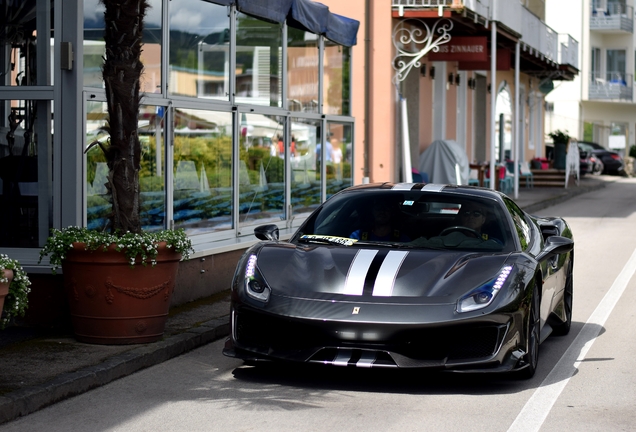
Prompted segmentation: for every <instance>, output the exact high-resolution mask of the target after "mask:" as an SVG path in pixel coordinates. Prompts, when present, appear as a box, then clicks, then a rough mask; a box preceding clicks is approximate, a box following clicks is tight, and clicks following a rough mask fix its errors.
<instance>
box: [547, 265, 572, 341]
mask: <svg viewBox="0 0 636 432" xmlns="http://www.w3.org/2000/svg"><path fill="white" fill-rule="evenodd" d="M572 264H573V260H572V258H570V264H569V265H568V273H567V275H566V279H565V288H564V289H563V308H564V309H565V321H564V322H563V323H562V324H558V325H555V326H552V334H554V335H556V336H565V335H566V334H568V333H570V327H572V304H573V298H574V277H573V270H572V268H573V267H574V266H573V265H572Z"/></svg>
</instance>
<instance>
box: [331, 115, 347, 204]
mask: <svg viewBox="0 0 636 432" xmlns="http://www.w3.org/2000/svg"><path fill="white" fill-rule="evenodd" d="M327 140H328V141H327V149H326V152H327V153H326V154H327V157H326V159H327V167H326V168H327V198H329V197H330V196H331V195H333V194H335V193H336V192H339V191H341V190H342V189H345V188H348V187H349V186H351V185H353V177H352V176H351V161H352V159H351V158H352V150H353V125H352V124H351V123H339V122H327Z"/></svg>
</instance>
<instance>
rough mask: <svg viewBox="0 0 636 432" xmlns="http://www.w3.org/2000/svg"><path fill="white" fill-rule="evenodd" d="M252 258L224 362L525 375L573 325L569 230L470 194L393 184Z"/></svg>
mask: <svg viewBox="0 0 636 432" xmlns="http://www.w3.org/2000/svg"><path fill="white" fill-rule="evenodd" d="M255 234H256V236H257V237H258V238H259V239H261V240H263V241H261V242H259V243H257V244H256V245H254V246H252V247H251V248H249V249H248V250H247V251H246V252H245V254H244V255H243V256H242V258H241V259H240V261H239V263H238V266H237V269H236V272H235V274H234V279H233V282H232V300H231V303H232V305H231V334H230V337H229V338H228V340H227V341H226V344H225V348H224V350H223V353H224V354H225V355H227V356H231V357H237V358H241V359H244V360H246V361H259V360H280V361H293V362H304V363H319V364H328V365H336V366H351V367H354V366H356V367H383V368H391V367H393V368H436V369H441V370H452V371H460V372H515V373H516V374H517V375H519V376H520V377H527V378H529V377H532V376H533V375H534V372H535V370H536V367H537V362H538V353H539V344H540V343H541V342H542V341H543V340H544V339H545V338H546V337H548V336H549V335H550V334H551V333H554V334H560V335H563V334H567V333H568V331H569V330H570V325H571V320H572V294H573V292H572V290H573V286H572V269H573V263H574V242H573V239H572V232H571V230H570V227H569V226H568V224H567V223H566V222H565V220H563V219H561V218H558V217H537V216H533V215H530V214H527V213H525V212H524V211H523V210H521V209H520V208H519V207H518V206H517V204H515V202H514V201H513V200H511V199H510V198H508V197H507V196H506V195H503V194H501V193H499V192H496V191H493V190H490V189H484V188H478V187H470V186H455V185H439V184H423V183H401V184H393V183H384V184H374V185H361V186H354V187H351V188H348V189H346V190H344V191H342V192H339V193H337V194H335V195H334V196H332V197H331V198H330V199H328V200H327V201H326V202H325V203H323V205H321V206H320V207H319V208H318V209H316V210H315V211H314V212H313V213H312V214H311V216H310V217H309V218H308V219H307V220H306V221H305V222H304V223H303V224H302V226H301V227H300V228H299V229H298V230H297V231H296V233H295V234H294V235H293V236H292V237H291V239H290V240H289V241H281V240H280V239H279V232H278V227H277V226H276V225H264V226H261V227H258V228H256V229H255Z"/></svg>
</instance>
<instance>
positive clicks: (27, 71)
mask: <svg viewBox="0 0 636 432" xmlns="http://www.w3.org/2000/svg"><path fill="white" fill-rule="evenodd" d="M47 3H48V5H49V7H48V8H47V6H46V4H47ZM38 19H39V22H38ZM51 22H53V2H52V1H51V2H46V1H42V0H39V1H29V2H27V1H8V2H7V1H0V80H1V82H0V85H5V86H34V85H51V84H52V77H49V74H50V71H51V68H50V66H47V64H46V63H45V62H52V61H53V59H52V58H51V52H52V49H51V48H52V46H53V44H52V42H53V32H52V31H51V29H49V28H48V26H49V24H50V23H51ZM38 25H39V26H40V27H39V28H38ZM38 34H40V35H43V37H40V38H38V37H37V35H38ZM47 35H49V36H47ZM38 51H39V52H41V53H42V54H43V55H42V56H41V55H38V54H39V53H38Z"/></svg>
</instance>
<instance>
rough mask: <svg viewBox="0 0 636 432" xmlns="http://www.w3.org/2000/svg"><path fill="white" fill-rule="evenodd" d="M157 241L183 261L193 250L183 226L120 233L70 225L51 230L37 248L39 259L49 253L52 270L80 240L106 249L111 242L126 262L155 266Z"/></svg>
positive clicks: (86, 244) (97, 248)
mask: <svg viewBox="0 0 636 432" xmlns="http://www.w3.org/2000/svg"><path fill="white" fill-rule="evenodd" d="M160 242H166V246H167V247H168V248H169V249H173V250H174V251H175V252H177V253H180V254H181V256H182V259H183V260H186V259H188V258H189V257H190V252H193V251H194V250H193V248H192V241H191V240H190V239H189V238H188V236H187V234H186V232H185V231H184V230H183V229H178V230H162V231H157V232H143V233H132V232H127V233H124V234H119V233H114V234H111V233H107V232H103V231H93V230H90V229H88V228H83V227H76V226H70V227H67V228H63V229H61V230H58V229H52V230H51V236H50V237H49V238H48V239H47V240H46V243H45V244H44V247H43V248H42V250H41V251H40V262H41V261H42V259H43V258H44V257H45V256H47V255H48V256H49V262H50V263H51V267H52V269H53V273H55V271H56V269H57V268H58V267H60V266H61V265H62V261H63V260H64V258H65V257H66V254H67V253H68V251H69V250H70V249H71V248H73V243H84V244H85V249H86V250H99V249H101V250H104V251H105V250H107V249H108V247H109V246H110V245H112V244H114V245H116V247H115V249H116V250H117V251H119V252H123V253H124V254H125V255H126V258H128V260H129V261H130V265H131V266H134V265H135V264H139V263H141V264H143V265H147V264H148V263H150V264H151V265H153V266H154V265H155V264H156V261H155V258H156V257H157V246H158V244H159V243H160Z"/></svg>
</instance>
